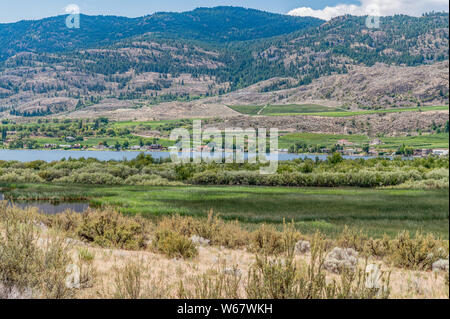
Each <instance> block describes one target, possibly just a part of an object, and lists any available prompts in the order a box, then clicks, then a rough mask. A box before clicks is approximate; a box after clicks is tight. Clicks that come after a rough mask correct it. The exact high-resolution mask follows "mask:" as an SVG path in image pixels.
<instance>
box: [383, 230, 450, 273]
mask: <svg viewBox="0 0 450 319" xmlns="http://www.w3.org/2000/svg"><path fill="white" fill-rule="evenodd" d="M389 251H390V254H389V256H388V258H389V260H390V261H391V262H392V264H393V265H394V266H397V267H403V268H410V269H417V270H430V269H431V268H432V265H433V263H434V262H436V261H438V260H439V259H444V258H446V257H447V255H448V247H447V250H446V249H444V247H442V245H441V243H440V241H439V240H437V239H435V238H434V236H433V235H431V234H428V235H423V234H422V233H420V232H417V233H416V235H415V236H414V237H411V236H410V234H409V232H407V231H404V232H402V233H400V234H399V235H397V237H396V239H395V240H392V241H391V247H390V249H389Z"/></svg>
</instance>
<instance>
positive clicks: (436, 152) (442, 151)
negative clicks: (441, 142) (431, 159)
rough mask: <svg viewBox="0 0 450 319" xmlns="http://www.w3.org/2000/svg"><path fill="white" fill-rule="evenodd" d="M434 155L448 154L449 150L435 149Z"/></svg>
mask: <svg viewBox="0 0 450 319" xmlns="http://www.w3.org/2000/svg"><path fill="white" fill-rule="evenodd" d="M433 155H437V156H448V150H446V149H434V150H433Z"/></svg>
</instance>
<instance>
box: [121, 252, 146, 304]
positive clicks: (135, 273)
mask: <svg viewBox="0 0 450 319" xmlns="http://www.w3.org/2000/svg"><path fill="white" fill-rule="evenodd" d="M143 277H144V266H143V263H142V261H141V260H139V261H137V262H134V261H131V262H128V263H126V264H125V266H124V267H122V268H115V276H114V285H115V288H116V291H115V293H114V297H115V298H118V299H140V298H142V297H143V280H144V278H143Z"/></svg>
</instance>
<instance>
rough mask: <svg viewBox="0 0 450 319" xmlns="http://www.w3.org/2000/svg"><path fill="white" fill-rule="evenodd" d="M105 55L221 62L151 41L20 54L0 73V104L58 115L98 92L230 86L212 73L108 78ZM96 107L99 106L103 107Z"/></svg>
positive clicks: (203, 64) (131, 73)
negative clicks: (58, 52) (71, 51)
mask: <svg viewBox="0 0 450 319" xmlns="http://www.w3.org/2000/svg"><path fill="white" fill-rule="evenodd" d="M105 56H110V57H113V58H111V59H113V61H118V62H117V63H120V62H121V61H134V63H137V64H139V63H141V62H143V61H147V60H149V59H150V60H152V59H157V60H159V59H163V60H164V61H165V60H170V61H171V63H172V64H179V65H183V66H185V67H188V68H205V69H216V68H218V67H222V66H223V64H222V63H221V62H219V61H217V53H216V52H210V51H205V50H204V49H201V48H199V47H195V46H182V47H173V46H169V45H166V44H159V43H154V42H149V41H135V42H133V43H128V44H126V45H123V47H120V48H118V49H95V50H84V51H79V52H77V53H76V54H75V55H54V54H40V55H36V54H32V53H20V54H17V55H15V56H13V57H11V58H10V59H9V60H8V61H7V66H8V67H7V68H6V69H4V70H1V71H0V106H11V105H13V106H14V107H15V109H16V110H17V111H20V112H24V111H33V110H46V109H47V107H48V108H50V110H51V111H53V112H54V113H58V112H61V109H62V110H64V111H68V112H73V111H75V106H76V105H77V103H78V100H79V99H80V98H81V99H89V98H90V97H92V96H95V97H101V98H103V99H107V98H108V97H110V96H116V97H120V96H121V95H124V96H126V95H127V94H130V93H146V94H148V95H150V94H153V95H158V96H160V95H165V94H190V95H191V96H198V95H202V94H205V93H206V92H211V93H213V94H215V93H217V91H218V90H219V89H220V88H224V89H225V88H226V87H227V86H228V84H227V83H221V84H218V83H217V81H216V80H215V78H214V77H213V76H207V75H200V76H194V75H192V74H189V73H180V74H176V75H173V74H170V73H166V74H161V73H156V72H150V71H149V72H139V73H138V72H136V71H135V70H134V69H131V70H128V71H127V72H124V73H120V74H115V75H112V76H107V75H104V74H101V72H100V71H101V70H99V69H98V68H101V67H102V66H101V64H99V61H100V62H101V61H102V60H103V59H104V57H105ZM49 61H51V62H49ZM17 64H19V65H21V66H16V65H17ZM82 70H83V71H82ZM89 70H91V71H89ZM155 87H159V88H160V89H155ZM127 103H128V105H129V107H132V106H133V105H135V104H136V103H137V101H134V100H129V97H127ZM102 104H103V105H104V104H108V109H110V108H122V107H124V105H123V103H121V102H119V101H118V100H117V99H116V100H115V102H113V100H111V99H109V100H106V101H103V102H102ZM96 109H98V110H101V109H102V105H99V106H98V107H97V108H96ZM8 113H9V112H3V113H0V117H10V116H9V114H8Z"/></svg>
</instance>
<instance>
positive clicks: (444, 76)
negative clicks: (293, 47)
mask: <svg viewBox="0 0 450 319" xmlns="http://www.w3.org/2000/svg"><path fill="white" fill-rule="evenodd" d="M448 72H449V62H448V61H445V62H440V63H435V64H432V65H424V66H418V67H402V66H387V65H383V64H376V65H375V66H372V67H363V66H355V67H354V68H353V69H352V70H351V71H350V72H349V73H347V74H338V75H331V76H324V77H321V78H319V79H317V80H314V81H313V82H312V83H311V84H309V85H305V86H301V87H297V88H292V89H286V90H279V91H274V92H262V91H263V88H264V87H266V86H268V85H269V84H270V83H273V82H276V81H279V80H280V78H275V79H271V80H268V81H264V82H261V83H257V84H255V85H252V86H250V87H248V88H246V89H243V90H240V91H237V92H233V93H230V94H226V95H223V96H220V97H215V98H210V99H207V100H205V103H211V104H216V103H217V104H225V105H255V104H256V105H262V104H267V103H271V104H292V103H297V104H306V103H317V104H321V105H327V106H340V105H348V106H351V107H352V108H354V109H356V108H358V107H364V106H371V107H372V106H382V107H389V106H393V105H397V106H416V105H417V102H421V103H424V104H430V105H432V104H434V105H441V104H448V92H449V75H448ZM441 91H442V95H443V97H441V98H439V97H440V95H441Z"/></svg>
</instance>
